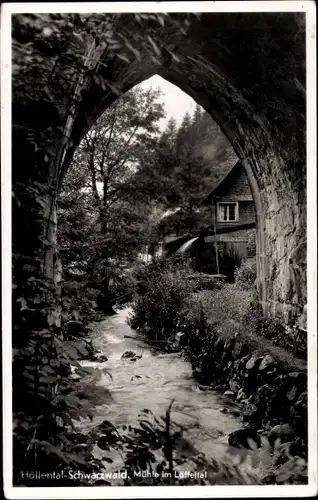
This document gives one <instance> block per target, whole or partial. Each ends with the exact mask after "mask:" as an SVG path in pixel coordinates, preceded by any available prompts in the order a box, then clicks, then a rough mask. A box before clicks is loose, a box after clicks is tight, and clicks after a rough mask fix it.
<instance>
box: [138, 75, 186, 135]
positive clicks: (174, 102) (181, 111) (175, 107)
mask: <svg viewBox="0 0 318 500" xmlns="http://www.w3.org/2000/svg"><path fill="white" fill-rule="evenodd" d="M140 87H142V88H143V89H149V88H150V87H153V88H156V87H160V89H161V90H162V92H163V94H164V95H163V96H162V101H163V102H164V104H165V110H166V113H167V116H166V118H162V119H161V120H160V121H159V126H160V129H161V130H163V129H164V128H165V127H166V125H167V123H168V120H169V118H171V117H174V118H175V119H176V121H177V123H178V125H180V124H181V121H182V119H183V117H184V115H185V113H186V112H187V111H188V112H189V113H190V115H191V116H192V115H193V113H194V110H195V106H196V103H195V101H194V100H193V99H192V97H190V96H189V95H188V94H186V93H185V92H183V91H182V90H180V89H179V87H176V86H175V85H173V84H172V83H170V82H168V81H167V80H164V79H163V78H161V76H159V75H155V76H152V77H151V78H149V79H148V80H145V81H144V82H142V83H141V84H140Z"/></svg>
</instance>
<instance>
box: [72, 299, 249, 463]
mask: <svg viewBox="0 0 318 500" xmlns="http://www.w3.org/2000/svg"><path fill="white" fill-rule="evenodd" d="M129 313H130V309H129V308H128V307H126V308H124V309H121V310H119V311H118V313H117V314H116V315H115V316H112V317H108V318H106V319H105V320H103V321H101V322H99V323H94V325H93V326H94V329H93V331H94V333H93V343H94V346H95V347H96V348H97V349H98V350H99V351H101V352H102V353H104V354H106V356H107V358H108V360H107V361H105V362H93V361H83V362H82V365H83V366H86V367H90V368H91V370H92V373H94V374H95V375H96V373H97V374H99V377H98V380H97V382H96V389H97V391H98V397H97V400H96V402H95V408H94V418H93V421H92V422H90V421H86V420H85V421H82V422H81V423H80V428H81V429H82V430H85V429H86V430H89V429H90V428H92V427H94V426H96V425H98V424H100V423H101V422H102V421H103V420H105V419H107V420H109V421H110V422H112V424H114V425H115V426H116V427H120V426H122V425H129V424H136V423H137V421H138V415H139V414H140V412H141V411H142V410H143V409H145V408H147V409H149V410H151V411H152V412H153V414H154V415H156V416H158V417H160V416H164V415H165V412H166V409H167V408H168V406H169V404H170V403H171V401H172V400H174V403H173V405H172V410H171V420H172V421H173V422H175V423H176V424H178V425H180V426H182V427H183V428H184V429H185V430H184V436H185V437H186V438H187V439H189V440H190V442H191V444H193V446H195V448H196V449H197V450H199V451H200V452H203V453H205V454H206V456H207V457H214V458H216V459H217V458H220V457H221V456H222V455H224V454H225V452H226V450H227V449H228V445H227V437H228V434H230V433H231V432H232V431H234V430H237V429H238V428H240V427H241V425H242V424H241V423H240V421H239V419H238V418H237V417H235V416H233V415H232V414H231V413H222V412H221V409H222V408H223V407H226V406H228V405H229V404H230V401H229V400H228V399H227V398H226V397H225V396H223V395H221V394H219V393H217V392H216V391H212V390H210V389H208V388H207V387H205V386H202V385H200V384H199V383H198V382H196V381H195V380H194V379H193V375H192V369H191V365H190V363H188V362H187V361H186V360H185V359H184V358H183V357H182V356H181V355H180V354H179V353H165V352H158V351H155V350H154V349H153V348H152V347H151V346H150V345H149V344H147V343H146V342H145V341H144V340H143V338H142V336H141V334H140V333H138V332H137V331H135V330H133V329H131V328H130V326H129V325H128V324H127V322H126V321H127V317H128V315H129ZM126 351H133V352H135V353H136V354H137V355H138V356H141V358H140V359H137V360H136V361H131V360H128V359H121V356H122V354H123V353H124V352H126ZM96 448H97V447H96ZM95 454H96V456H98V455H99V458H101V457H102V455H103V454H104V455H105V452H103V453H102V454H100V452H99V451H98V449H97V450H95Z"/></svg>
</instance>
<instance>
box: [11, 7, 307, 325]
mask: <svg viewBox="0 0 318 500" xmlns="http://www.w3.org/2000/svg"><path fill="white" fill-rule="evenodd" d="M127 16H128V15H127ZM127 16H126V17H124V18H123V19H122V20H121V18H119V20H118V25H117V29H118V30H120V26H121V24H120V23H121V22H122V23H126V25H127ZM173 16H174V19H175V20H176V21H178V19H179V18H178V16H180V15H178V14H176V15H173ZM180 19H181V17H180ZM128 21H129V23H130V24H131V27H132V29H138V30H139V32H140V30H141V28H140V25H139V24H138V23H137V22H136V21H135V19H134V18H133V17H132V16H131V17H129V18H128ZM157 31H158V40H163V41H165V40H167V42H163V44H162V45H163V46H164V47H162V46H161V56H160V57H158V60H157V61H154V60H153V59H152V58H151V57H150V56H149V53H148V52H147V51H145V50H144V46H143V44H142V43H140V42H138V41H137V42H135V45H134V48H135V50H137V55H138V57H134V58H132V57H131V54H132V53H131V52H130V53H129V50H128V51H127V56H128V55H129V58H130V62H126V61H124V60H122V59H119V58H118V57H110V56H104V57H102V59H101V62H102V64H100V65H99V67H98V69H97V70H95V73H94V78H90V79H89V80H88V81H87V82H86V83H85V85H84V86H83V91H82V92H81V100H80V102H78V103H76V104H75V105H73V107H72V109H71V111H72V113H71V114H72V116H73V118H74V120H73V119H72V120H71V121H70V120H69V121H67V116H69V112H70V105H69V103H68V101H67V99H66V98H65V99H64V100H63V98H60V99H55V100H54V97H52V95H53V96H54V93H52V94H51V97H50V99H45V98H44V97H43V93H41V92H39V91H38V92H37V96H34V95H28V94H27V93H26V92H25V91H24V89H23V78H24V79H25V78H28V75H29V74H30V75H31V73H32V72H34V71H35V68H34V64H33V65H32V67H31V66H30V67H29V66H28V65H27V64H26V65H25V67H24V71H23V75H22V74H21V73H20V74H18V75H17V76H15V78H14V80H13V183H14V188H16V189H17V190H20V192H21V190H23V189H24V190H25V194H24V196H25V205H24V207H23V210H21V207H20V208H19V207H18V206H14V207H13V210H14V211H13V217H14V224H13V235H14V243H13V244H14V252H16V253H17V254H21V253H23V252H24V253H26V252H27V254H28V255H29V256H31V257H32V256H38V257H39V260H38V262H41V259H42V268H43V252H42V253H41V251H42V250H43V249H42V250H41V249H40V248H38V246H37V245H36V238H37V236H38V233H39V231H45V232H46V236H47V240H48V241H49V242H53V243H54V238H55V236H54V234H55V226H56V221H55V198H56V189H58V185H59V183H60V182H61V179H62V176H63V171H65V169H66V168H67V165H68V163H69V161H70V158H71V157H72V154H73V151H74V149H75V147H76V145H77V144H78V143H79V141H80V139H81V137H82V136H83V134H84V133H85V131H86V130H87V129H88V128H89V127H90V126H91V125H92V123H93V122H94V120H95V119H96V118H97V117H98V116H99V115H100V114H101V113H102V112H103V111H104V110H105V109H106V108H107V107H108V106H109V105H110V104H111V103H112V102H114V100H115V99H116V98H117V95H118V91H119V92H125V91H127V90H129V89H130V88H132V87H133V86H135V85H136V84H138V83H140V82H142V81H143V80H145V79H147V78H149V77H150V76H152V75H154V74H158V75H160V76H162V77H163V78H165V79H166V80H168V81H170V82H171V83H173V84H175V85H177V86H178V87H179V88H180V89H181V90H183V91H185V92H187V93H188V94H189V95H190V96H191V97H193V98H194V99H195V101H196V102H197V103H198V104H200V105H201V106H203V107H204V108H205V109H206V110H207V111H208V112H209V113H210V114H211V116H212V117H213V118H214V119H215V121H216V122H217V123H218V124H219V125H220V127H221V128H222V130H223V132H224V133H225V135H226V136H227V137H228V139H229V140H230V142H231V143H232V145H233V148H234V150H235V152H236V154H237V155H238V157H239V158H240V159H241V160H242V163H243V165H244V167H245V169H246V172H247V175H248V178H249V181H250V185H251V189H252V193H253V197H254V201H255V206H256V211H257V267H258V289H259V297H260V302H261V304H262V306H263V309H264V311H265V312H266V313H268V314H270V315H273V316H282V315H283V317H284V319H285V320H286V321H288V320H290V319H295V318H296V317H297V316H299V315H300V314H301V312H302V308H303V306H304V305H305V303H306V141H305V132H306V131H305V123H306V119H305V110H306V107H305V105H306V98H305V90H304V89H305V20H304V16H303V15H302V14H297V13H296V14H295V13H283V14H280V13H278V14H276V13H270V14H269V13H267V14H205V15H202V16H201V17H200V18H199V19H196V20H194V21H193V23H192V24H191V25H190V26H189V27H188V29H187V31H186V32H185V33H184V34H181V33H179V32H178V30H176V32H175V33H171V31H170V32H169V33H168V32H167V31H168V27H166V25H165V26H160V27H158V29H157ZM13 34H14V37H15V38H16V39H18V40H19V37H20V38H21V34H20V32H19V20H18V18H17V22H16V27H15V30H14V31H13ZM30 37H32V34H30ZM26 41H27V37H26V35H24V39H23V43H26ZM19 42H20V43H21V40H19ZM40 50H41V49H40ZM169 51H172V52H173V54H174V57H171V55H170V54H169ZM59 71H60V72H62V71H63V68H60V69H58V68H57V69H55V72H59ZM55 74H56V73H55ZM41 78H42V77H41V66H39V73H38V80H37V85H38V86H39V88H40V87H41V85H42V86H44V85H48V83H47V81H45V82H44V76H43V78H42V79H43V81H42V80H41ZM55 81H56V80H54V78H53V79H52V82H51V83H50V84H49V85H52V88H53V86H54V85H55ZM100 81H102V82H104V83H103V84H100ZM105 82H106V85H105ZM64 85H65V96H67V95H68V93H70V92H69V89H70V88H72V89H74V82H72V83H69V82H67V81H65V84H64ZM62 90H63V89H62ZM73 93H74V91H73ZM62 94H63V93H62ZM49 100H50V101H51V102H48V101H49ZM35 116H36V119H35V118H34V119H33V117H35ZM67 124H68V125H67ZM61 131H64V136H63V135H62V134H61ZM66 132H67V133H66ZM65 134H66V135H68V136H69V137H67V138H66V139H67V140H65ZM30 135H31V136H32V141H33V143H34V141H35V142H36V143H37V144H38V147H37V150H34V149H35V148H34V147H33V144H32V147H31V145H30V140H29V138H30ZM36 182H38V183H39V184H41V185H42V188H39V191H38V192H37V197H38V198H39V197H40V198H42V202H41V203H39V204H37V205H36V206H37V208H34V207H33V211H32V210H31V209H29V208H27V207H29V205H30V200H31V199H32V196H33V195H32V194H27V192H29V191H27V189H26V188H29V187H31V188H32V186H34V183H36ZM21 186H22V187H21ZM43 186H44V188H43ZM46 188H47V189H46ZM39 214H42V216H44V221H43V217H42V216H41V217H42V218H41V217H39ZM36 219H37V220H40V219H41V220H42V225H41V224H38V225H37V229H34V228H33V229H32V230H31V233H32V234H31V236H30V247H29V249H28V250H27V251H26V250H25V241H23V242H22V241H21V240H20V237H19V234H20V230H21V227H23V226H25V224H27V225H28V226H29V227H30V228H31V226H32V227H33V226H34V224H33V222H34V220H36ZM33 233H34V234H33ZM22 244H23V245H24V246H23V245H22ZM22 246H23V251H22V250H21V248H22ZM53 247H54V245H53V246H51V248H49V249H46V251H45V252H44V253H45V255H46V257H45V259H46V260H45V266H44V267H45V269H46V274H47V275H51V277H52V278H53V279H54V280H55V282H56V281H57V280H58V277H57V275H56V261H57V259H56V254H55V251H54V248H53ZM40 267H41V266H40Z"/></svg>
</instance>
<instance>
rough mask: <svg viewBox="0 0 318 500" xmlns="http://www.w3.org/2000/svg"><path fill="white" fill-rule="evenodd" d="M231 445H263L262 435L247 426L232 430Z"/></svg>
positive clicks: (241, 446)
mask: <svg viewBox="0 0 318 500" xmlns="http://www.w3.org/2000/svg"><path fill="white" fill-rule="evenodd" d="M228 443H229V446H233V447H235V448H246V449H253V448H254V449H255V448H259V447H260V446H261V440H260V437H259V435H258V433H257V431H256V430H255V429H253V428H252V427H245V428H243V429H239V430H238V431H234V432H231V434H229V437H228Z"/></svg>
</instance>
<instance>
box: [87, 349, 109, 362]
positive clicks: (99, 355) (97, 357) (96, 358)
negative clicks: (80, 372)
mask: <svg viewBox="0 0 318 500" xmlns="http://www.w3.org/2000/svg"><path fill="white" fill-rule="evenodd" d="M91 361H97V362H99V363H104V362H105V361H108V358H107V356H106V354H104V353H103V352H100V351H98V352H96V353H94V354H93V356H92V358H91Z"/></svg>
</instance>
